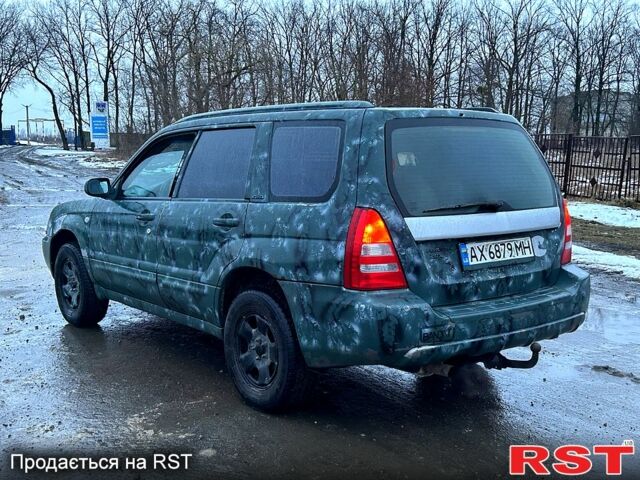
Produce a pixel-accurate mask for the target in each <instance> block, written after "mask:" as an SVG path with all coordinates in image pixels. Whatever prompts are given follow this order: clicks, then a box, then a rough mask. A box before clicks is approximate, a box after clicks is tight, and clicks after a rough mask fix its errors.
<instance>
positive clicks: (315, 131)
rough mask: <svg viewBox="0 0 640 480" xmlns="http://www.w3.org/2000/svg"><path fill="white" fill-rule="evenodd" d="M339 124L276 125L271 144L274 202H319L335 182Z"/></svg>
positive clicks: (338, 151)
mask: <svg viewBox="0 0 640 480" xmlns="http://www.w3.org/2000/svg"><path fill="white" fill-rule="evenodd" d="M341 150H342V127H341V124H340V122H330V121H326V122H325V121H320V122H285V123H282V124H277V125H276V127H275V129H274V131H273V138H272V141H271V194H272V195H273V196H274V197H275V198H276V199H282V200H286V199H294V198H295V199H302V200H311V201H314V200H315V201H322V200H325V199H326V198H328V196H329V195H330V194H331V191H332V190H333V187H334V185H335V183H336V181H337V173H338V164H339V159H340V152H341Z"/></svg>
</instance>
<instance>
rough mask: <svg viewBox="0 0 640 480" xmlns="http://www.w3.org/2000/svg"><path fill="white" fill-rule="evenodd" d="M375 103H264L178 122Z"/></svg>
mask: <svg viewBox="0 0 640 480" xmlns="http://www.w3.org/2000/svg"><path fill="white" fill-rule="evenodd" d="M373 106H374V105H373V103H370V102H366V101H363V100H348V101H337V102H311V103H284V104H281V105H262V106H258V107H243V108H230V109H228V110H215V111H213V112H205V113H197V114H195V115H189V116H188V117H184V118H181V119H180V120H178V121H177V122H176V123H180V122H184V121H187V120H197V119H201V118H215V117H224V116H227V115H247V114H250V113H271V112H295V111H304V110H338V109H355V108H371V107H373Z"/></svg>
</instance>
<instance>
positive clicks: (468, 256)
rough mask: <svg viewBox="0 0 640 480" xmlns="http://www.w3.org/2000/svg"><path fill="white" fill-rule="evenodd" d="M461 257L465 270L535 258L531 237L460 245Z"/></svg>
mask: <svg viewBox="0 0 640 480" xmlns="http://www.w3.org/2000/svg"><path fill="white" fill-rule="evenodd" d="M458 248H459V249H460V257H461V258H462V265H463V267H465V268H473V267H488V266H490V265H495V264H501V263H508V262H515V261H521V260H526V259H531V258H533V257H534V256H535V254H534V251H533V244H532V243H531V238H530V237H522V238H512V239H509V240H497V241H493V242H470V243H460V244H459V245H458Z"/></svg>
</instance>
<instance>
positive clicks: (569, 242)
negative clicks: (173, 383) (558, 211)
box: [560, 199, 573, 265]
mask: <svg viewBox="0 0 640 480" xmlns="http://www.w3.org/2000/svg"><path fill="white" fill-rule="evenodd" d="M562 206H563V208H564V241H563V245H562V257H561V258H560V264H561V265H566V264H567V263H571V249H572V247H573V234H572V232H571V215H569V206H568V204H567V200H566V199H562Z"/></svg>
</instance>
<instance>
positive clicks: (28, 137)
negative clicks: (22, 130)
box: [22, 105, 31, 146]
mask: <svg viewBox="0 0 640 480" xmlns="http://www.w3.org/2000/svg"><path fill="white" fill-rule="evenodd" d="M22 106H23V107H24V108H26V109H27V145H29V146H31V136H30V135H29V133H30V130H29V107H30V106H31V105H22Z"/></svg>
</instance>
